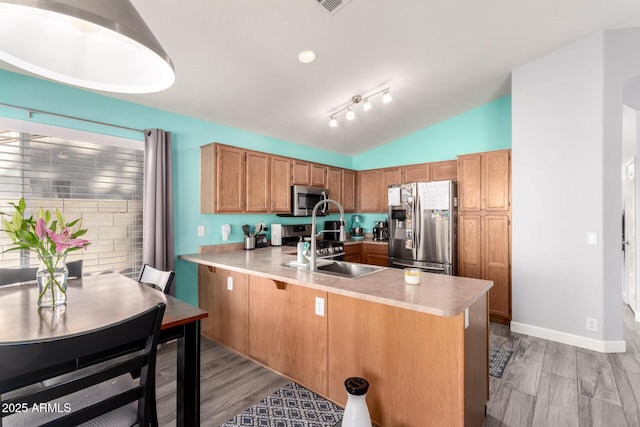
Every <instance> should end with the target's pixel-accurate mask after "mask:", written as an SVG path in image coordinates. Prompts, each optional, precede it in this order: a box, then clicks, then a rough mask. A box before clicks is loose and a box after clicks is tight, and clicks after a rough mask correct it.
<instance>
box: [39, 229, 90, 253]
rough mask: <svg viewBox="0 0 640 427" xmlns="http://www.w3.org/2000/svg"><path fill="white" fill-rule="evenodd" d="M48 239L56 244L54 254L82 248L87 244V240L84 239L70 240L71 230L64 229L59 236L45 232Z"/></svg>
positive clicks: (49, 231)
mask: <svg viewBox="0 0 640 427" xmlns="http://www.w3.org/2000/svg"><path fill="white" fill-rule="evenodd" d="M47 234H48V235H49V238H50V239H51V240H52V241H53V243H55V244H56V252H57V253H59V254H60V253H62V252H64V251H66V250H67V249H68V248H82V247H85V246H86V245H88V244H89V241H88V240H84V239H72V238H71V229H70V228H69V227H66V228H65V229H64V230H63V231H62V233H61V234H58V233H55V232H53V231H51V230H47Z"/></svg>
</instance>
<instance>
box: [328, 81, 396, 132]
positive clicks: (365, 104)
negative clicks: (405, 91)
mask: <svg viewBox="0 0 640 427" xmlns="http://www.w3.org/2000/svg"><path fill="white" fill-rule="evenodd" d="M389 90H390V88H388V87H387V88H384V89H382V90H379V91H377V92H374V93H371V94H369V95H366V96H365V97H363V96H362V95H354V96H352V97H351V102H350V103H349V104H347V105H345V106H344V107H342V108H340V109H338V110H336V111H335V112H333V113H332V114H330V115H329V126H331V127H332V128H335V127H338V120H337V119H336V115H338V114H340V113H342V112H343V111H345V110H346V111H347V113H346V114H345V118H346V119H347V120H353V119H355V117H356V113H355V112H354V111H353V110H352V107H353V106H354V105H358V104H362V109H363V111H369V110H371V109H372V108H373V105H372V104H371V103H370V102H369V98H371V97H373V96H376V95H379V94H382V102H383V103H384V104H386V103H388V102H390V101H391V99H392V98H391V94H389Z"/></svg>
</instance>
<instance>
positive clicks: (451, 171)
mask: <svg viewBox="0 0 640 427" xmlns="http://www.w3.org/2000/svg"><path fill="white" fill-rule="evenodd" d="M400 170H401V177H402V180H401V181H400V182H397V183H396V184H399V183H402V182H419V181H445V180H454V181H455V180H457V179H458V162H457V161H456V160H446V161H442V162H431V163H419V164H417V165H407V166H402V167H401V168H400Z"/></svg>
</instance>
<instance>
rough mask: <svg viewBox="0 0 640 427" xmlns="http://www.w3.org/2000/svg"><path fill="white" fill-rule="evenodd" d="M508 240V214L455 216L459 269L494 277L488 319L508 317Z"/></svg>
mask: <svg viewBox="0 0 640 427" xmlns="http://www.w3.org/2000/svg"><path fill="white" fill-rule="evenodd" d="M510 242H511V237H510V223H509V216H508V215H481V214H464V215H460V216H459V217H458V273H459V275H460V276H463V277H473V278H476V279H486V280H492V281H493V288H491V290H489V312H490V314H491V320H493V321H497V322H501V323H508V322H509V321H511V268H510V262H509V260H510V259H511V255H510Z"/></svg>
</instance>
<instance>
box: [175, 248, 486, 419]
mask: <svg viewBox="0 0 640 427" xmlns="http://www.w3.org/2000/svg"><path fill="white" fill-rule="evenodd" d="M180 258H181V259H184V260H186V261H190V262H194V263H196V264H198V298H199V306H200V308H202V309H205V310H207V311H208V312H209V317H208V318H207V319H205V320H203V325H202V332H203V334H204V335H206V336H207V337H209V338H211V339H214V340H216V341H218V342H220V343H222V344H224V345H226V346H228V347H230V348H232V349H234V350H235V351H237V352H239V353H241V354H243V355H245V356H247V357H249V358H251V359H253V360H256V361H257V362H259V363H261V364H264V365H265V366H268V367H270V368H272V369H274V370H275V371H277V372H280V373H282V374H283V375H286V376H288V377H290V378H292V379H294V380H296V381H297V382H299V383H300V384H302V385H304V386H305V387H307V388H309V389H311V390H313V391H315V392H317V393H319V394H321V395H323V396H325V397H327V398H329V399H330V400H332V401H334V402H336V403H338V404H340V405H341V406H344V405H345V403H346V393H345V390H344V385H343V383H344V380H345V379H346V378H348V377H351V376H361V377H364V378H366V379H367V380H369V382H370V384H371V388H370V389H369V393H368V395H367V404H368V406H369V410H370V412H371V417H372V419H373V420H374V422H376V423H378V424H380V425H382V426H399V425H401V426H427V425H433V426H443V425H446V426H481V425H483V423H484V421H485V404H486V401H487V400H488V398H489V396H488V393H489V388H488V382H489V370H488V322H489V320H488V302H487V292H488V291H489V289H490V288H491V286H492V282H490V281H486V280H479V279H470V278H462V277H453V276H444V275H436V274H427V273H423V274H422V278H421V284H420V285H407V284H405V283H404V275H403V271H402V270H399V269H392V268H385V269H382V270H380V271H377V272H375V273H371V274H368V275H366V276H362V277H359V278H357V279H347V278H342V277H338V276H332V275H327V274H324V273H310V272H306V271H299V270H296V269H293V268H288V267H284V266H283V264H285V263H287V262H289V261H292V260H294V259H295V256H294V255H292V254H291V248H288V247H269V248H263V249H257V250H251V251H244V250H233V251H226V252H224V251H223V252H219V251H216V252H211V253H208V252H206V251H204V252H202V253H198V254H190V255H181V256H180Z"/></svg>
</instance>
